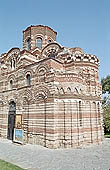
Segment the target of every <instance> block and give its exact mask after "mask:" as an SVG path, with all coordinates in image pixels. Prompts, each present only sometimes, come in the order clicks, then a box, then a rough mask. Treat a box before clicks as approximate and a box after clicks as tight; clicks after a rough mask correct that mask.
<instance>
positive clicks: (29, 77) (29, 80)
mask: <svg viewBox="0 0 110 170" xmlns="http://www.w3.org/2000/svg"><path fill="white" fill-rule="evenodd" d="M26 79H27V85H28V86H30V85H31V76H30V74H27V76H26Z"/></svg>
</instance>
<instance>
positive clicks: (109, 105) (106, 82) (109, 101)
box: [101, 75, 110, 133]
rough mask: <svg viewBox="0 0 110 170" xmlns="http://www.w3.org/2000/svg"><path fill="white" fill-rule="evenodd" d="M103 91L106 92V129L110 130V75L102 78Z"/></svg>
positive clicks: (104, 103)
mask: <svg viewBox="0 0 110 170" xmlns="http://www.w3.org/2000/svg"><path fill="white" fill-rule="evenodd" d="M101 84H102V93H103V94H105V95H104V98H103V102H102V103H103V110H104V112H103V113H104V116H103V117H104V130H105V133H106V132H110V75H107V76H106V77H105V78H102V79H101Z"/></svg>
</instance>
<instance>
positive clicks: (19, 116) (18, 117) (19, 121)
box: [15, 114, 22, 129]
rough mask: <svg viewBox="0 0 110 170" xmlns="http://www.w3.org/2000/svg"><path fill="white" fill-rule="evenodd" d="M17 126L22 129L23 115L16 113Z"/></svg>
mask: <svg viewBox="0 0 110 170" xmlns="http://www.w3.org/2000/svg"><path fill="white" fill-rule="evenodd" d="M15 127H16V128H17V129H22V115H18V114H16V121H15Z"/></svg>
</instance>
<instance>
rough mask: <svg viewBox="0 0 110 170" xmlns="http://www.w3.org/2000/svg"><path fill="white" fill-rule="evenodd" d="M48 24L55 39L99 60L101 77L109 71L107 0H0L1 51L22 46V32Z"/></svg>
mask: <svg viewBox="0 0 110 170" xmlns="http://www.w3.org/2000/svg"><path fill="white" fill-rule="evenodd" d="M38 24H43V25H48V26H50V27H52V28H53V29H54V30H55V31H57V32H58V36H57V42H59V43H60V44H61V45H63V46H67V47H81V48H82V49H83V50H84V52H85V53H89V54H95V55H96V56H98V57H99V59H100V71H99V75H100V78H101V77H104V76H106V75H107V74H109V73H110V68H109V67H110V0H54V1H52V0H1V1H0V54H1V53H4V52H7V51H8V50H9V49H11V48H12V47H20V48H22V31H23V30H24V29H25V28H26V27H27V26H30V25H38Z"/></svg>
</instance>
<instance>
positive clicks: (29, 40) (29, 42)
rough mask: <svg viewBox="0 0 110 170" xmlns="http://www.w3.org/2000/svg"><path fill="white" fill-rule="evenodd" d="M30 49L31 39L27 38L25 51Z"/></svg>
mask: <svg viewBox="0 0 110 170" xmlns="http://www.w3.org/2000/svg"><path fill="white" fill-rule="evenodd" d="M30 49H31V39H30V38H29V39H28V40H27V50H30Z"/></svg>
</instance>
